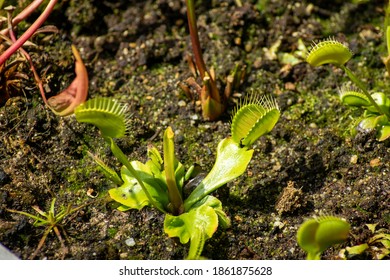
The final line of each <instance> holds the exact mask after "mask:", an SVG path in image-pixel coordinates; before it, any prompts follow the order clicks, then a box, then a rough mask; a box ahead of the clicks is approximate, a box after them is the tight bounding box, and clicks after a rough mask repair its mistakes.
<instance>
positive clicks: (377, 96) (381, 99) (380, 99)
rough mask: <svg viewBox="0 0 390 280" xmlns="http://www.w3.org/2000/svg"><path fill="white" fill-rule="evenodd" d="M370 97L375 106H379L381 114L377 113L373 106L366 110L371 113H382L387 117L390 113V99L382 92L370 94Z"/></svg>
mask: <svg viewBox="0 0 390 280" xmlns="http://www.w3.org/2000/svg"><path fill="white" fill-rule="evenodd" d="M371 97H372V98H373V99H374V101H375V102H376V104H377V105H378V106H379V108H380V110H381V112H378V109H377V108H375V107H374V106H370V107H367V110H368V111H370V112H373V113H381V114H382V113H383V114H386V115H389V113H390V99H389V98H387V96H386V95H385V94H384V93H383V92H375V93H373V94H371Z"/></svg>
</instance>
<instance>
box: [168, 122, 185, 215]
mask: <svg viewBox="0 0 390 280" xmlns="http://www.w3.org/2000/svg"><path fill="white" fill-rule="evenodd" d="M173 137H174V133H173V131H172V128H171V127H168V128H167V129H166V130H165V133H164V141H163V146H164V170H165V177H166V181H167V187H168V197H169V201H170V203H171V204H172V208H173V209H172V210H173V213H172V214H174V215H180V214H182V213H183V211H184V206H183V199H182V197H181V194H180V192H179V188H178V186H177V183H176V177H175V169H174V166H175V147H174V142H173Z"/></svg>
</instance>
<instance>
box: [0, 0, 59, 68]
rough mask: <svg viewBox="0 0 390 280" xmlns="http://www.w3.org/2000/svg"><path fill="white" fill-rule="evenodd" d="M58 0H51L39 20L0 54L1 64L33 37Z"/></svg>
mask: <svg viewBox="0 0 390 280" xmlns="http://www.w3.org/2000/svg"><path fill="white" fill-rule="evenodd" d="M57 1H58V0H50V2H49V4H47V6H46V9H45V10H44V11H43V13H42V14H41V15H40V16H39V17H38V18H37V20H36V21H35V22H34V23H33V24H32V25H31V26H30V28H28V29H27V30H26V32H24V33H23V34H22V36H20V37H19V39H18V40H17V41H16V42H15V43H14V44H12V45H11V46H10V47H9V48H8V49H7V50H6V51H5V52H3V53H2V54H1V56H0V65H2V64H4V63H5V61H6V60H7V59H8V58H9V57H10V56H11V55H12V54H14V53H15V52H16V51H17V50H18V49H19V48H20V47H21V46H23V44H24V43H25V42H26V41H27V40H28V39H29V38H31V36H32V35H33V34H34V33H35V31H37V29H38V28H39V27H41V25H42V24H43V23H44V22H45V21H46V19H47V17H48V16H49V15H50V13H51V12H52V11H53V9H54V6H55V5H56V4H57Z"/></svg>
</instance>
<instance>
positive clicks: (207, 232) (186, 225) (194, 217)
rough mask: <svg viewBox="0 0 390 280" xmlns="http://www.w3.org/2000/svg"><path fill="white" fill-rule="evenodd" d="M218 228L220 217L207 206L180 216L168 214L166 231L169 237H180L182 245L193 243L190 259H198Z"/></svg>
mask: <svg viewBox="0 0 390 280" xmlns="http://www.w3.org/2000/svg"><path fill="white" fill-rule="evenodd" d="M217 228H218V215H217V213H216V212H215V210H214V209H213V208H212V207H210V206H208V205H207V204H202V205H201V206H199V207H196V208H192V209H191V210H190V211H189V212H187V213H184V214H181V215H179V216H172V215H170V214H167V215H166V216H165V220H164V231H165V233H166V234H168V236H169V237H178V238H179V239H180V242H181V243H182V244H186V243H187V242H188V241H191V244H190V250H189V254H188V259H198V258H199V257H200V255H201V253H202V250H203V246H204V243H205V241H206V240H207V239H209V238H211V237H212V236H213V234H214V233H215V231H216V230H217Z"/></svg>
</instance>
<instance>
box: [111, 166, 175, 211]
mask: <svg viewBox="0 0 390 280" xmlns="http://www.w3.org/2000/svg"><path fill="white" fill-rule="evenodd" d="M131 164H132V166H133V168H134V170H135V171H136V172H137V174H138V176H139V178H140V179H141V180H142V182H143V183H144V186H145V188H146V189H147V190H148V192H149V194H150V196H151V197H152V198H153V199H154V201H155V203H156V204H157V206H158V207H159V208H162V209H165V208H166V206H167V204H168V195H167V191H166V188H164V185H165V184H164V182H162V181H160V180H159V179H158V178H155V177H154V176H153V175H152V174H151V172H150V169H149V168H148V167H147V166H146V165H144V164H143V163H141V162H139V161H133V162H131ZM121 177H122V179H123V181H124V184H123V185H122V186H120V187H119V188H113V189H110V190H109V191H108V192H109V194H110V196H111V198H112V199H113V200H115V201H117V202H119V203H121V204H123V205H124V206H125V207H121V209H122V210H125V209H126V210H128V209H138V210H140V209H142V208H143V207H145V206H153V204H152V203H150V200H149V199H148V196H147V195H146V194H145V192H144V191H143V189H142V187H141V186H140V185H139V183H138V181H137V179H136V178H134V176H133V175H132V174H131V172H130V171H129V170H128V169H127V168H126V167H125V166H123V167H122V169H121Z"/></svg>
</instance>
